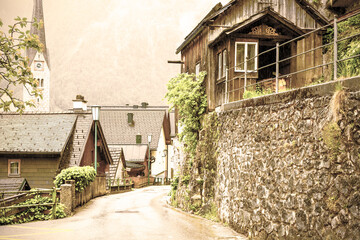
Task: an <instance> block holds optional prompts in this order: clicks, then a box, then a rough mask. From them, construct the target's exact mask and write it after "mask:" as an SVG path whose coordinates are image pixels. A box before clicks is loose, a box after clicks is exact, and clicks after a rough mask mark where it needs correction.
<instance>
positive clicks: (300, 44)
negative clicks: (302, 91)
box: [291, 33, 323, 88]
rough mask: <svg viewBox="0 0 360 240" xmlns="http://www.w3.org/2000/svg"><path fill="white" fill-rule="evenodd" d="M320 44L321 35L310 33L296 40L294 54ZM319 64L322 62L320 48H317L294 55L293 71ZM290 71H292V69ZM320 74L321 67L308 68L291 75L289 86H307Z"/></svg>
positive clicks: (321, 73)
mask: <svg viewBox="0 0 360 240" xmlns="http://www.w3.org/2000/svg"><path fill="white" fill-rule="evenodd" d="M321 44H322V36H321V35H319V34H317V33H313V34H310V35H309V36H307V37H306V38H303V39H301V40H299V41H297V48H296V54H300V53H303V52H305V51H308V50H310V49H313V48H315V47H318V46H321ZM320 64H322V51H321V49H317V50H315V51H311V52H309V53H306V54H302V55H300V56H298V57H296V69H295V71H300V70H304V69H308V68H311V67H315V66H317V65H320ZM292 72H294V70H293V69H292ZM322 75H323V71H322V68H321V67H320V68H316V69H313V70H308V71H305V72H302V73H298V74H296V75H294V76H293V77H292V82H291V87H293V88H298V87H303V86H307V85H309V84H311V83H313V82H315V81H317V80H318V79H319V78H320V77H321V76H322Z"/></svg>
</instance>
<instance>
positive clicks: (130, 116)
mask: <svg viewBox="0 0 360 240" xmlns="http://www.w3.org/2000/svg"><path fill="white" fill-rule="evenodd" d="M127 115H128V124H129V126H134V113H128V114H127Z"/></svg>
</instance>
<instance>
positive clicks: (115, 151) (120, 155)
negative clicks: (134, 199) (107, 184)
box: [109, 145, 126, 183]
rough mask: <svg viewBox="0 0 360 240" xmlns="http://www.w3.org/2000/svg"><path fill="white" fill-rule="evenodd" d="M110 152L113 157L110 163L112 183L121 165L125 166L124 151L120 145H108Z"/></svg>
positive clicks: (121, 167) (120, 169)
mask: <svg viewBox="0 0 360 240" xmlns="http://www.w3.org/2000/svg"><path fill="white" fill-rule="evenodd" d="M109 150H110V154H111V157H112V159H113V163H112V164H111V165H110V179H111V180H112V182H113V183H114V181H115V179H116V178H117V176H118V175H119V173H120V172H121V171H122V169H123V167H124V168H125V167H126V162H125V157H124V152H123V149H122V147H121V146H115V145H110V146H109Z"/></svg>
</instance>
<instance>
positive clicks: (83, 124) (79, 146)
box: [69, 113, 93, 167]
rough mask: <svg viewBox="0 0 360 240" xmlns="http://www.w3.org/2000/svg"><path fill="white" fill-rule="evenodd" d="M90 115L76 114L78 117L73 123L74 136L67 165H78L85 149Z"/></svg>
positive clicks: (89, 127)
mask: <svg viewBox="0 0 360 240" xmlns="http://www.w3.org/2000/svg"><path fill="white" fill-rule="evenodd" d="M92 121H93V120H92V115H91V113H87V114H78V118H77V121H76V124H75V130H74V138H73V146H72V147H73V149H72V152H71V157H70V163H69V166H70V167H72V166H80V162H81V157H82V156H83V152H84V150H85V144H86V141H87V139H88V137H89V134H90V129H91V126H92Z"/></svg>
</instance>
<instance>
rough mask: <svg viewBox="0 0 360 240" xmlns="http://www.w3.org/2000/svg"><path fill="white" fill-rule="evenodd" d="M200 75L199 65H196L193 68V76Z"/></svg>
mask: <svg viewBox="0 0 360 240" xmlns="http://www.w3.org/2000/svg"><path fill="white" fill-rule="evenodd" d="M199 73H200V63H197V64H196V66H195V75H196V76H197V75H199Z"/></svg>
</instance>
